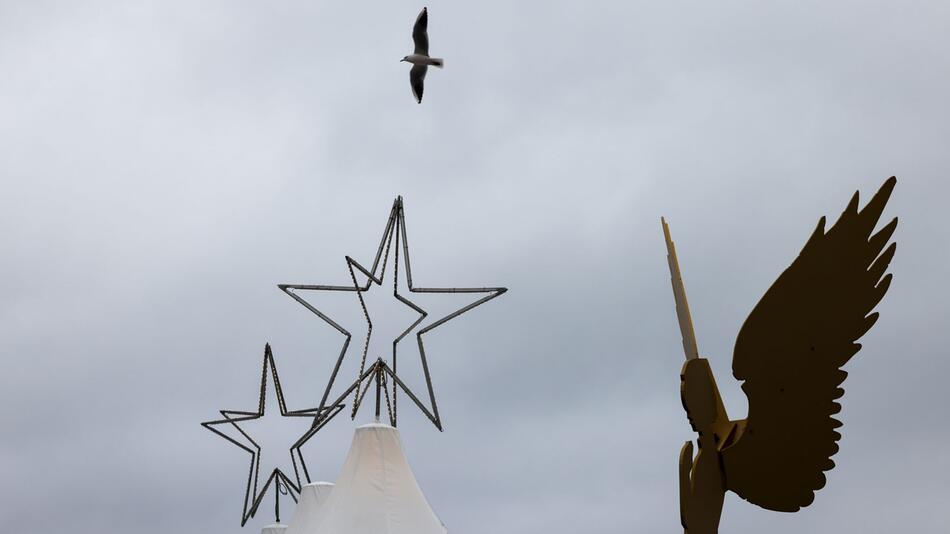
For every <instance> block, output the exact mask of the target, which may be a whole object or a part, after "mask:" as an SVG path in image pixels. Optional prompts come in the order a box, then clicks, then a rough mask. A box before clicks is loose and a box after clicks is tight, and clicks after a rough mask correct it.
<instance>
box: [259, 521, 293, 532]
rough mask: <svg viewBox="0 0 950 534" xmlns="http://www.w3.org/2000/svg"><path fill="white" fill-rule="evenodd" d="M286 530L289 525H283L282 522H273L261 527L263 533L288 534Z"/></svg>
mask: <svg viewBox="0 0 950 534" xmlns="http://www.w3.org/2000/svg"><path fill="white" fill-rule="evenodd" d="M286 532H287V525H281V524H280V523H273V524H271V525H267V526H266V527H264V528H262V529H261V534H286Z"/></svg>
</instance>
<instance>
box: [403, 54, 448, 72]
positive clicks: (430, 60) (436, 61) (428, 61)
mask: <svg viewBox="0 0 950 534" xmlns="http://www.w3.org/2000/svg"><path fill="white" fill-rule="evenodd" d="M403 61H408V62H409V63H412V64H413V65H426V66H429V65H431V66H433V67H438V68H440V69H441V68H442V65H443V63H444V61H443V60H442V58H440V57H429V56H424V55H422V54H409V55H408V56H406V57H405V58H404V59H403Z"/></svg>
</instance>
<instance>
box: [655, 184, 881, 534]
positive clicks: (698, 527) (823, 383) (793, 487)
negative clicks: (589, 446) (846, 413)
mask: <svg viewBox="0 0 950 534" xmlns="http://www.w3.org/2000/svg"><path fill="white" fill-rule="evenodd" d="M896 183H897V180H896V179H895V178H894V177H891V178H889V179H888V180H887V181H886V182H884V185H883V186H882V187H881V188H880V190H879V191H878V192H877V194H875V195H874V197H873V198H872V199H871V200H870V202H868V204H867V205H866V206H865V207H864V208H863V209H860V210H859V209H858V193H855V194H854V197H853V198H852V199H851V202H850V203H849V204H848V206H847V208H845V210H844V212H843V213H842V214H841V217H840V218H839V219H838V221H837V222H836V223H835V224H834V225H833V226H832V227H831V228H830V229H828V230H827V231H826V230H825V218H824V217H822V218H821V220H820V221H819V222H818V227H817V228H816V229H815V231H814V233H813V234H812V235H811V237H810V238H809V239H808V241H807V242H806V243H805V246H804V248H803V249H802V251H801V252H800V253H799V255H798V257H797V258H796V259H795V261H793V262H792V264H791V265H790V266H789V267H788V268H787V269H786V270H785V272H783V273H782V274H781V275H780V276H779V277H778V279H777V280H776V281H775V282H774V283H773V284H772V286H771V287H770V288H769V289H768V291H766V293H765V295H764V296H763V297H762V299H761V300H760V301H759V303H758V304H756V306H755V307H754V308H753V309H752V312H751V313H750V314H749V316H748V318H747V319H746V320H745V323H744V324H743V325H742V328H741V329H740V330H739V335H738V337H737V338H736V343H735V348H734V350H733V358H732V374H733V375H734V376H735V378H736V379H738V380H740V381H743V384H742V390H743V391H744V392H745V394H746V397H748V406H749V413H748V416H747V417H746V418H745V419H740V420H730V419H729V416H728V414H727V413H726V410H725V407H724V406H723V402H722V398H721V396H720V394H719V389H718V387H717V386H716V380H715V378H714V377H713V374H712V369H711V368H710V366H709V361H708V360H706V359H705V358H701V357H699V353H698V350H697V348H696V339H695V336H694V334H693V327H692V319H691V318H690V316H689V305H688V303H687V301H686V292H685V289H684V287H683V282H682V278H681V276H680V273H679V265H678V262H677V260H676V248H675V247H674V245H673V242H672V240H671V239H670V235H669V227H668V226H667V225H666V222H665V221H663V229H664V233H665V237H666V244H667V250H668V253H669V256H668V260H669V264H670V274H671V278H672V282H673V294H674V298H675V300H676V311H677V316H678V318H679V323H680V331H681V333H682V335H683V348H684V351H685V352H686V363H685V364H684V366H683V369H682V373H681V375H680V379H681V390H680V395H681V397H682V402H683V407H684V408H685V410H686V414H687V417H688V419H689V422H690V424H691V426H692V428H693V430H694V431H696V432H697V433H698V434H699V436H698V442H699V453H698V454H697V455H696V457H695V459H694V458H693V443H692V441H687V442H686V444H685V445H684V446H683V448H682V449H681V451H680V469H679V472H680V518H681V522H682V524H683V527H684V528H685V530H686V532H687V533H689V534H714V533H715V532H717V529H718V525H719V518H720V514H721V512H722V505H723V500H724V497H725V492H726V491H727V490H731V491H733V492H735V493H736V494H737V495H739V496H740V497H742V498H743V499H745V500H747V501H749V502H751V503H753V504H756V505H759V506H761V507H763V508H766V509H768V510H776V511H782V512H796V511H798V510H799V509H800V508H802V507H805V506H808V505H809V504H811V503H812V501H813V500H814V498H815V492H816V491H817V490H819V489H821V488H822V487H824V485H825V474H824V473H825V471H829V470H830V469H832V468H833V467H834V465H835V464H834V462H833V461H832V460H831V457H832V456H833V455H834V454H835V453H836V452H838V443H837V442H838V440H839V439H840V438H841V434H839V433H838V430H837V429H838V428H840V427H841V422H840V421H838V420H837V419H835V417H834V415H835V414H837V413H838V412H839V411H841V405H840V404H839V403H838V402H837V399H839V398H841V396H842V395H844V389H842V388H841V385H842V384H843V383H844V380H845V377H846V376H847V373H846V372H845V371H843V370H841V367H842V366H844V364H845V363H847V361H848V360H849V359H851V357H852V356H854V355H855V354H856V353H857V352H858V351H859V350H860V349H861V345H860V344H859V343H857V342H856V341H857V340H858V339H859V338H860V337H861V336H863V335H864V334H865V333H867V331H868V330H870V328H871V327H872V326H873V325H874V323H875V322H876V321H877V319H878V314H877V313H872V312H873V310H874V307H875V306H876V305H877V303H878V302H879V301H880V300H881V298H883V297H884V294H885V293H886V292H887V289H888V287H889V286H890V283H891V275H890V274H887V275H885V271H886V270H887V268H888V265H889V264H890V262H891V259H892V258H893V257H894V252H895V250H896V246H897V244H896V243H891V244H890V245H889V246H888V242H889V241H890V239H891V236H892V234H893V233H894V229H895V228H896V227H897V219H896V218H895V219H893V220H892V221H891V222H890V223H888V224H887V225H885V226H884V227H883V228H882V229H881V230H880V231H878V232H877V233H873V232H874V229H875V227H876V226H877V224H878V220H879V219H880V217H881V213H882V212H883V211H884V206H885V204H887V200H888V198H889V197H890V195H891V192H892V191H893V189H894V186H895V184H896ZM885 247H886V248H885Z"/></svg>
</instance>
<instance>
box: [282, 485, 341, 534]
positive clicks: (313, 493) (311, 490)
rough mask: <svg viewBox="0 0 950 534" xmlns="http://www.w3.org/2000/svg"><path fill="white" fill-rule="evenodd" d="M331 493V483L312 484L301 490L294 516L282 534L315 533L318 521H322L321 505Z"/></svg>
mask: <svg viewBox="0 0 950 534" xmlns="http://www.w3.org/2000/svg"><path fill="white" fill-rule="evenodd" d="M332 491H333V483H332V482H313V483H311V484H307V485H306V486H304V487H303V488H301V489H300V499H299V500H298V501H297V507H296V508H295V509H294V516H293V517H292V518H291V519H290V524H289V525H288V526H287V530H286V532H285V533H284V534H308V533H311V532H316V529H317V526H318V525H319V524H320V520H321V519H323V505H324V503H326V501H327V498H329V497H330V493H331V492H332Z"/></svg>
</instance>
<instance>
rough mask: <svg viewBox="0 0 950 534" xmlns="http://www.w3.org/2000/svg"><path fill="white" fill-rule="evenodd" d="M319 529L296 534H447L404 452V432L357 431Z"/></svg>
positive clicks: (375, 428)
mask: <svg viewBox="0 0 950 534" xmlns="http://www.w3.org/2000/svg"><path fill="white" fill-rule="evenodd" d="M321 514H322V515H323V517H322V519H321V521H320V523H319V525H318V526H317V527H316V528H315V529H312V530H307V531H300V532H297V533H295V534H446V533H447V532H448V530H447V529H446V528H445V525H443V524H442V522H441V521H440V520H439V518H438V517H437V516H436V515H435V512H433V511H432V508H431V507H430V506H429V503H428V501H426V498H425V496H424V495H423V494H422V490H421V489H420V488H419V484H418V482H416V477H415V476H414V475H413V474H412V469H411V468H410V467H409V462H408V461H407V460H406V456H405V454H404V453H403V448H402V442H401V440H400V438H399V431H398V430H396V429H395V428H393V427H391V426H389V425H384V424H379V423H374V424H369V425H363V426H361V427H358V428H357V429H356V432H355V434H354V435H353V443H352V445H351V446H350V452H349V454H348V455H347V457H346V462H344V464H343V469H342V471H341V473H340V478H339V479H338V480H337V481H336V486H334V487H333V490H332V491H331V492H330V495H329V497H328V498H327V500H326V502H325V503H324V505H323V507H322V509H321Z"/></svg>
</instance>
